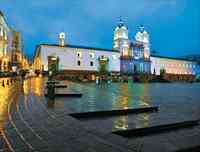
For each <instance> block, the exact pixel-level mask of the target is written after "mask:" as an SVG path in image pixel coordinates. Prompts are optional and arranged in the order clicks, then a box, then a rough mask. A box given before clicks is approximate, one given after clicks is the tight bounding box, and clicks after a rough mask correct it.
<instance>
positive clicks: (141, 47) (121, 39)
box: [113, 19, 151, 75]
mask: <svg viewBox="0 0 200 152" xmlns="http://www.w3.org/2000/svg"><path fill="white" fill-rule="evenodd" d="M128 33H129V32H128V28H127V27H126V25H125V24H124V22H123V21H122V20H121V19H120V22H119V23H118V25H117V27H116V28H115V30H114V36H113V49H115V50H118V51H119V52H120V72H121V74H128V75H132V74H136V73H150V72H151V71H150V44H149V35H148V33H147V32H146V31H145V30H144V27H143V26H140V28H139V31H138V32H137V33H136V35H135V38H134V40H133V41H131V40H129V35H128Z"/></svg>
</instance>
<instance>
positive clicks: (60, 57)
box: [33, 19, 200, 76]
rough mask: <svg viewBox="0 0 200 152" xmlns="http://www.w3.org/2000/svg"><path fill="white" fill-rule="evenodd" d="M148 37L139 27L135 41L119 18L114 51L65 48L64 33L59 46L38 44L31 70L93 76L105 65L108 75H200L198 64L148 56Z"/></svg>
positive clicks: (142, 27) (66, 46)
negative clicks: (53, 70)
mask: <svg viewBox="0 0 200 152" xmlns="http://www.w3.org/2000/svg"><path fill="white" fill-rule="evenodd" d="M150 48H151V45H150V35H149V33H148V32H147V31H146V30H145V29H144V26H142V25H141V26H139V29H138V31H137V32H136V34H135V36H134V39H133V40H130V39H129V31H128V28H127V26H126V25H125V24H124V22H123V21H122V20H121V19H120V21H119V23H118V24H117V26H116V28H115V29H114V33H113V49H112V50H109V49H102V48H93V47H83V46H75V45H65V34H64V33H60V35H59V44H58V45H49V44H41V45H39V46H38V47H37V49H36V54H35V57H34V62H33V69H34V70H40V71H50V70H51V67H50V64H51V63H54V65H56V66H55V68H56V69H59V70H60V71H75V72H80V71H82V72H83V73H95V72H97V71H99V69H100V65H101V64H105V63H106V66H107V69H108V71H110V72H111V73H120V74H122V75H134V74H138V73H144V74H154V75H160V71H163V70H164V71H165V72H166V73H167V74H173V75H193V76H199V75H200V65H199V63H198V62H197V61H192V60H187V59H182V58H171V57H162V56H151V54H150V52H151V49H150Z"/></svg>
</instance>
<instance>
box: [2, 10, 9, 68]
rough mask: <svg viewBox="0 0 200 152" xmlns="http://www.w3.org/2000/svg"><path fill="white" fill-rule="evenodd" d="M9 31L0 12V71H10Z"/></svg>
mask: <svg viewBox="0 0 200 152" xmlns="http://www.w3.org/2000/svg"><path fill="white" fill-rule="evenodd" d="M11 35H12V34H11V29H10V27H9V26H8V24H7V22H6V20H5V18H4V14H3V13H2V12H1V11H0V71H1V72H5V71H9V70H10V60H11Z"/></svg>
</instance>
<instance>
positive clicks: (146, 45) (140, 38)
mask: <svg viewBox="0 0 200 152" xmlns="http://www.w3.org/2000/svg"><path fill="white" fill-rule="evenodd" d="M135 41H136V44H139V45H142V46H143V51H144V52H143V53H144V58H145V59H148V58H149V57H150V42H149V34H148V33H147V31H145V29H144V26H143V25H140V27H139V31H138V32H137V33H136V35H135Z"/></svg>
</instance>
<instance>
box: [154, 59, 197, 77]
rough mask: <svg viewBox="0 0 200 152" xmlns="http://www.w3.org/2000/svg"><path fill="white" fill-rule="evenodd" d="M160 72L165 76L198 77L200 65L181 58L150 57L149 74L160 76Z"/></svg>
mask: <svg viewBox="0 0 200 152" xmlns="http://www.w3.org/2000/svg"><path fill="white" fill-rule="evenodd" d="M162 70H165V72H166V73H167V74H176V75H200V64H199V63H198V62H196V61H190V60H186V59H182V58H172V57H162V56H151V73H152V74H155V75H160V71H162Z"/></svg>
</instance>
